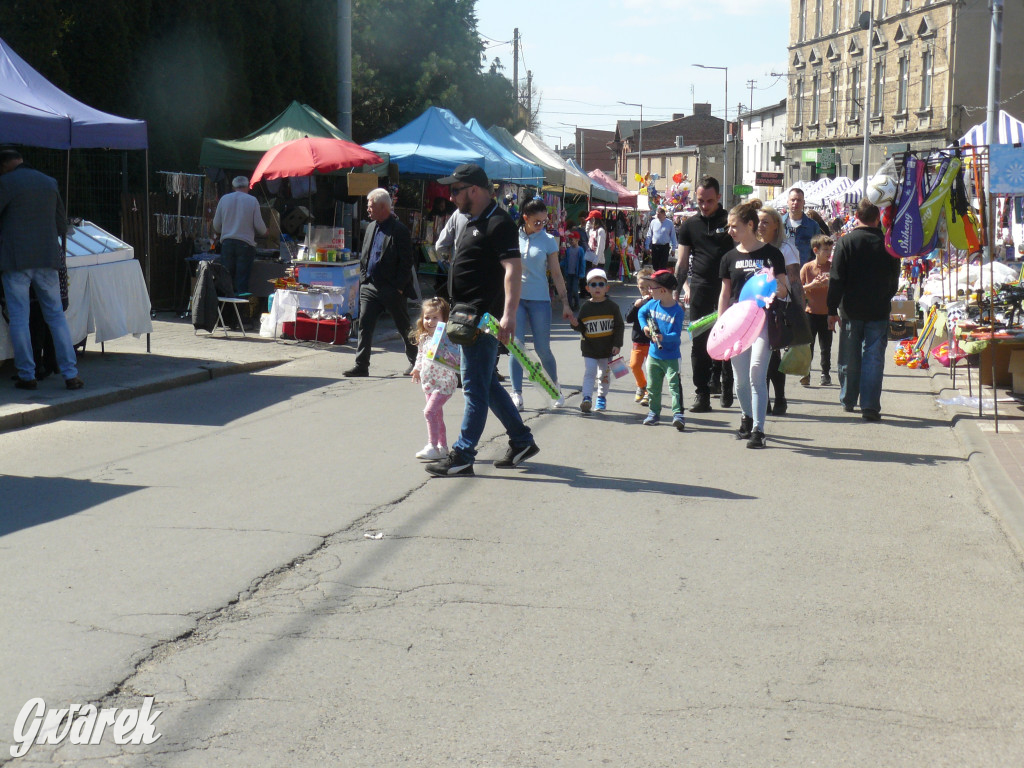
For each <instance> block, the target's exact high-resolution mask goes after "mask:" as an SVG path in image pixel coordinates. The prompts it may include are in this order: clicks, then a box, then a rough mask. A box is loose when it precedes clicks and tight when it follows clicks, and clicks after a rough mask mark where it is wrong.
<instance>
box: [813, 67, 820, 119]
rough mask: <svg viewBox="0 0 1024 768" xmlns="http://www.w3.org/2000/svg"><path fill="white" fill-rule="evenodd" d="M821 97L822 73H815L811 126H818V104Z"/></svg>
mask: <svg viewBox="0 0 1024 768" xmlns="http://www.w3.org/2000/svg"><path fill="white" fill-rule="evenodd" d="M820 97H821V73H820V72H815V73H814V77H812V78H811V125H817V124H818V103H819V101H820Z"/></svg>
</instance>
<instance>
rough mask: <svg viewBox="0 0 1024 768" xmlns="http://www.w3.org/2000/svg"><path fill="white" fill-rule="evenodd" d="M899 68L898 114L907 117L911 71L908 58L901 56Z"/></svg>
mask: <svg viewBox="0 0 1024 768" xmlns="http://www.w3.org/2000/svg"><path fill="white" fill-rule="evenodd" d="M899 66H900V73H899V82H898V83H897V90H896V114H898V115H905V114H906V113H907V85H908V82H907V81H908V75H909V70H910V59H909V58H907V57H906V56H900V64H899Z"/></svg>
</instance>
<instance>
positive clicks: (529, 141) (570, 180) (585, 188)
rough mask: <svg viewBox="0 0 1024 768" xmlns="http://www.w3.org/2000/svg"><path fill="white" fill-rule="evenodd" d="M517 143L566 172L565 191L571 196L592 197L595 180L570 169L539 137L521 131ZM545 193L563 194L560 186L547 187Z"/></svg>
mask: <svg viewBox="0 0 1024 768" xmlns="http://www.w3.org/2000/svg"><path fill="white" fill-rule="evenodd" d="M515 138H516V141H518V142H519V143H520V144H522V145H523V146H524V147H526V148H527V149H528V150H530V152H532V153H533V154H535V155H536V156H537V157H538V158H540V159H541V160H543V161H544V162H545V163H546V164H548V165H552V166H554V167H555V168H560V169H563V170H565V191H566V193H568V194H571V195H584V196H586V197H589V196H590V188H591V184H592V182H593V180H592V179H591V178H590V177H589V176H587V175H586V174H585V173H580V172H579V171H576V170H573V169H572V168H570V167H569V166H568V165H567V164H566V162H565V160H563V159H562V158H561V157H559V156H558V153H557V152H555V150H553V149H551V147H549V146H548V145H547V144H545V143H544V142H543V141H542V140H541V138H540V137H539V136H537V134H535V133H530V132H529V131H520V132H519V133H517V134H516V136H515ZM544 191H545V192H561V191H562V188H561V187H560V186H558V187H555V186H550V185H546V186H545V187H544Z"/></svg>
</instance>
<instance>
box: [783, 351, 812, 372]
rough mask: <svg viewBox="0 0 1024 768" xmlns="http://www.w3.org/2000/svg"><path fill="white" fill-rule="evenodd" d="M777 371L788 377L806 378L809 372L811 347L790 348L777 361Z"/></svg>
mask: <svg viewBox="0 0 1024 768" xmlns="http://www.w3.org/2000/svg"><path fill="white" fill-rule="evenodd" d="M779 371H781V372H782V373H785V374H787V375H789V376H801V377H803V376H807V375H808V374H809V373H810V372H811V345H810V344H799V345H795V346H792V347H790V348H789V349H787V350H786V351H785V353H783V355H782V359H781V360H780V361H779Z"/></svg>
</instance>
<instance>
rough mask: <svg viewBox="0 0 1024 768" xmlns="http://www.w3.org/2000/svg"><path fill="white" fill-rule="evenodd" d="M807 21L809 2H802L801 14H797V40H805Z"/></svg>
mask: <svg viewBox="0 0 1024 768" xmlns="http://www.w3.org/2000/svg"><path fill="white" fill-rule="evenodd" d="M806 19H807V0H800V12H799V13H798V14H797V20H796V25H797V29H796V39H797V40H803V39H804V34H805V32H806V26H805V24H804V22H805V20H806Z"/></svg>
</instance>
